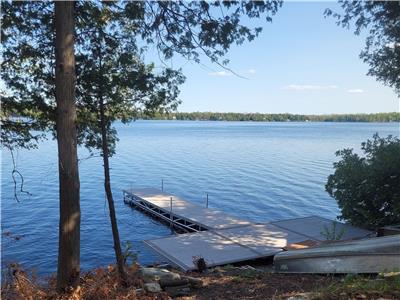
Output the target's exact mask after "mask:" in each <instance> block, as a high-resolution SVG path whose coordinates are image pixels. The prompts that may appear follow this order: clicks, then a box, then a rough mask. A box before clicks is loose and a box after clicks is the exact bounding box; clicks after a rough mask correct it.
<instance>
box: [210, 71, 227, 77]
mask: <svg viewBox="0 0 400 300" xmlns="http://www.w3.org/2000/svg"><path fill="white" fill-rule="evenodd" d="M208 75H210V76H217V77H227V76H232V73H230V72H226V71H219V72H211V73H208Z"/></svg>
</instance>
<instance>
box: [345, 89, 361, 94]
mask: <svg viewBox="0 0 400 300" xmlns="http://www.w3.org/2000/svg"><path fill="white" fill-rule="evenodd" d="M347 92H348V93H351V94H361V93H364V90H362V89H350V90H347Z"/></svg>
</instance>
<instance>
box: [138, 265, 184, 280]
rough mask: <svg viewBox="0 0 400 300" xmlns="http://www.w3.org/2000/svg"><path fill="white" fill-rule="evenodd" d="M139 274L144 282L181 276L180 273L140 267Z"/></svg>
mask: <svg viewBox="0 0 400 300" xmlns="http://www.w3.org/2000/svg"><path fill="white" fill-rule="evenodd" d="M139 274H140V276H141V278H142V279H143V281H144V282H154V281H157V282H158V281H160V280H179V279H180V278H181V277H180V275H179V274H177V273H173V272H171V271H169V270H166V269H158V268H141V269H140V272H139Z"/></svg>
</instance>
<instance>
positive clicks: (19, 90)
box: [1, 1, 282, 282]
mask: <svg viewBox="0 0 400 300" xmlns="http://www.w3.org/2000/svg"><path fill="white" fill-rule="evenodd" d="M281 3H282V2H281V1H270V2H264V1H246V2H245V1H241V2H239V1H223V2H221V1H215V2H213V3H209V2H206V1H201V2H195V1H193V2H183V1H179V2H172V1H171V2H164V1H147V2H139V1H137V2H116V3H107V2H92V3H88V2H84V1H82V2H77V3H75V4H70V5H71V6H73V5H75V9H76V15H77V20H76V27H75V32H77V33H78V32H79V33H78V34H77V35H76V38H77V43H76V47H75V51H77V69H78V70H77V73H78V89H77V99H78V101H77V115H78V135H79V139H78V142H79V143H83V144H85V145H86V146H88V147H89V148H93V147H98V145H101V151H102V156H103V162H104V166H105V189H106V193H107V196H108V199H109V200H110V199H111V201H109V204H110V217H111V219H112V224H114V225H115V226H116V218H115V211H114V210H113V208H112V203H113V202H112V194H111V193H109V192H107V191H111V188H110V186H109V177H110V175H109V172H107V170H108V169H109V166H108V157H109V155H110V154H111V153H113V152H112V151H113V145H114V144H113V142H115V140H116V132H115V131H114V130H113V129H112V127H111V123H112V121H114V120H116V119H122V120H123V121H128V120H130V119H132V116H131V114H132V113H133V114H134V113H135V110H136V109H137V108H138V107H137V104H141V105H142V106H143V107H144V109H145V110H146V111H153V112H154V111H156V110H158V109H160V108H163V109H167V110H168V109H173V108H175V107H176V105H177V104H178V102H177V101H176V97H177V93H178V89H177V85H178V84H180V82H181V81H182V80H183V78H182V76H181V75H180V74H178V73H176V72H175V71H173V70H166V71H165V72H164V74H161V75H154V74H151V72H149V69H148V68H147V67H145V68H144V69H143V66H142V67H140V66H141V64H136V66H137V67H140V68H142V70H138V71H129V72H128V73H127V74H129V76H114V75H115V73H113V72H111V73H107V72H108V71H109V70H111V71H112V70H113V69H112V65H109V66H108V65H107V63H106V61H107V60H108V59H109V61H110V62H113V63H115V59H116V57H113V56H112V55H111V54H112V53H109V52H108V51H109V50H107V52H105V51H104V49H103V46H107V47H108V49H114V50H116V49H118V45H117V44H118V39H113V38H110V36H109V35H108V33H109V32H108V33H107V32H106V31H105V30H103V29H102V28H107V30H111V31H114V33H115V32H117V31H119V30H121V33H124V34H126V33H129V35H130V36H131V39H132V40H131V44H130V45H131V48H130V49H129V48H127V49H125V50H124V51H125V54H126V53H127V52H126V51H127V50H128V49H129V51H136V50H137V48H136V43H135V42H137V41H140V42H141V43H144V44H151V43H155V44H156V46H157V49H158V50H159V51H160V54H161V55H162V56H163V57H164V58H165V59H169V58H171V57H172V55H173V54H174V53H179V54H181V55H183V56H184V57H186V58H188V59H192V60H194V61H196V62H200V54H201V53H202V54H204V55H206V56H207V57H209V58H210V59H211V60H212V61H213V62H216V63H218V64H219V65H221V66H223V67H225V68H226V65H227V63H228V60H226V59H225V60H223V61H220V58H222V57H223V56H224V55H225V54H226V53H227V51H228V50H229V48H230V46H231V45H232V44H234V43H236V44H242V43H243V42H244V41H245V40H248V41H251V40H253V39H254V38H255V37H256V36H257V35H258V34H259V33H260V32H261V28H255V29H250V28H249V27H247V26H244V25H242V24H241V23H240V22H241V16H242V15H244V16H247V17H248V18H259V17H261V16H262V15H266V20H267V21H271V20H272V19H271V15H273V14H275V13H276V11H277V10H278V8H279V7H280V5H281ZM90 5H93V7H96V6H97V7H104V11H103V10H99V11H103V12H104V13H103V12H101V13H100V14H99V15H91V14H85V11H84V9H83V8H85V7H86V8H88V6H90ZM53 8H54V4H53V3H49V2H25V3H18V2H17V3H15V2H12V3H9V2H6V3H5V4H4V8H3V11H2V18H3V27H2V34H3V37H4V39H3V42H4V43H3V47H4V49H5V51H4V52H3V62H2V67H3V70H5V72H4V74H3V73H2V77H3V80H4V82H5V84H6V88H7V89H8V93H7V99H6V106H5V108H6V109H5V110H3V111H2V114H1V117H2V122H3V121H4V122H3V124H4V125H3V128H2V136H1V137H2V139H4V140H5V141H6V142H7V143H8V144H9V145H10V148H11V147H15V146H19V147H30V146H31V147H35V146H36V145H37V144H36V142H38V141H39V140H40V139H41V138H44V135H43V134H36V133H34V132H33V130H35V129H38V130H48V131H52V132H53V133H54V134H55V133H56V132H57V133H56V137H57V138H59V137H61V135H64V134H65V140H63V144H64V143H69V144H71V145H72V146H71V147H70V148H68V150H69V151H71V152H70V153H69V154H70V155H71V157H70V161H69V162H68V163H70V164H71V166H69V167H68V168H72V169H75V167H74V164H75V160H74V159H73V157H72V151H73V148H74V145H75V138H74V135H73V130H72V129H71V126H65V127H62V126H61V127H60V126H59V124H58V123H59V122H60V121H61V120H60V117H59V115H60V112H64V111H60V110H56V105H55V101H54V100H55V96H57V97H58V92H59V91H58V90H57V89H56V90H55V89H54V84H55V82H54V73H53V72H54V71H53V70H54V64H55V57H54V22H53V21H54V19H53V18H54V16H53ZM110 20H113V21H115V22H114V23H113V22H111V21H110ZM69 21H70V23H69V24H71V20H69ZM109 21H110V22H111V23H108V22H109ZM98 22H100V24H102V23H105V24H107V23H108V24H107V25H104V26H106V27H101V26H100V27H99V26H96V25H99V23H98ZM56 23H57V22H56ZM80 26H83V27H80ZM85 26H86V27H85ZM102 26H103V25H102ZM113 26H114V27H113ZM68 28H69V29H70V27H69V26H68ZM83 28H84V29H83ZM80 29H82V30H80ZM103 34H104V35H103ZM125 36H127V35H125ZM86 37H89V40H90V38H91V37H92V38H94V40H95V41H97V42H98V43H95V44H94V45H100V46H99V47H98V50H97V54H96V56H94V58H93V59H88V60H86V62H87V63H88V64H86V65H84V64H82V65H81V61H84V59H85V56H86V55H87V54H88V53H87V52H85V51H87V48H85V38H86ZM70 42H71V44H70V45H69V46H71V45H72V46H73V40H70ZM57 45H58V43H57ZM126 45H128V43H127V44H126ZM58 46H59V45H58ZM72 49H73V48H72ZM60 50H63V51H65V49H57V50H56V53H58V51H60ZM80 51H81V52H80ZM92 54H94V52H93V53H92ZM131 62H132V58H130V57H129V55H128V56H126V55H121V57H120V60H119V62H118V63H121V65H124V64H129V63H131ZM69 63H71V62H69ZM57 67H59V68H61V67H63V65H57ZM124 67H125V68H129V67H128V66H124ZM152 68H153V67H151V68H150V69H152ZM116 69H118V68H116ZM93 70H96V72H97V75H96V72H94V73H93V72H91V71H93ZM143 70H145V71H146V70H147V73H144V74H145V75H144V76H143V72H142V71H143ZM139 71H140V72H139ZM93 75H94V77H92V76H93ZM85 76H86V79H87V81H84V80H82V79H83V78H85ZM69 79H71V77H69ZM69 79H68V80H69ZM81 82H82V84H81ZM104 82H105V83H107V84H106V85H105V86H107V87H108V88H109V90H106V89H105V88H104V87H103V86H99V83H101V84H103V83H104ZM90 85H93V86H94V87H96V88H97V89H96V88H95V89H94V90H93V89H92V90H91V89H90V88H91V86H90ZM85 89H88V91H93V92H94V94H90V93H88V94H86V95H87V97H85V93H86V92H87V91H86V90H85ZM118 89H120V90H119V91H117V92H116V90H118ZM132 91H135V93H134V94H133V95H132V93H131V92H132ZM149 91H151V93H149ZM107 92H109V93H108V95H107ZM60 93H61V92H60ZM112 93H115V95H112ZM124 93H125V94H124ZM71 96H72V93H71ZM123 97H125V98H128V99H129V100H132V101H131V102H130V104H127V101H122V100H123V99H121V98H123ZM132 97H136V98H132ZM93 99H95V100H96V101H93ZM116 99H117V100H118V101H115V100H116ZM68 100H70V99H68ZM81 100H82V102H80V101H81ZM58 101H59V99H57V105H58ZM68 103H71V102H70V101H68ZM132 103H133V104H132ZM67 109H68V113H69V114H70V118H69V120H70V121H71V122H74V116H73V108H71V107H70V106H68V107H67ZM96 109H97V111H96ZM56 116H57V118H56ZM15 117H17V120H15ZM56 128H57V131H55V129H56ZM61 130H66V131H65V132H61ZM70 130H71V131H70ZM3 132H4V134H3ZM99 134H100V135H99ZM113 139H114V140H113ZM66 163H67V162H66ZM62 167H64V166H63V165H62V164H60V168H62ZM60 176H61V174H60ZM74 176H77V172H76V174H75V173H74ZM63 180H64V179H63ZM60 181H61V179H60ZM75 183H76V182H75ZM74 195H75V193H74ZM78 203H79V202H78ZM60 209H61V210H64V209H72V210H73V211H75V212H76V208H72V207H68V208H66V207H64V206H61V207H60ZM75 217H77V215H76V216H75ZM60 225H61V223H60ZM114 225H113V233H114V247H115V248H116V255H117V261H118V264H119V265H120V263H119V261H120V260H119V258H118V256H119V253H120V251H119V250H118V249H117V248H120V247H119V246H118V245H119V240H118V239H117V238H116V237H117V233H118V232H117V231H115V230H114ZM74 230H78V231H79V222H76V224H75V227H74ZM60 238H61V237H60ZM117 244H118V245H117ZM61 246H62V244H61V243H60V247H61ZM69 250H71V251H74V253H72V254H71V255H72V256H73V257H75V256H76V255H77V254H78V255H79V252H76V248H73V249H72V248H71V249H69ZM78 264H79V261H78ZM59 267H60V265H59ZM75 269H76V270H77V271H78V268H75ZM120 269H122V267H120ZM73 275H74V276H75V275H76V274H73ZM71 276H72V274H71ZM75 277H77V276H75ZM75 277H74V278H75ZM70 279H72V278H70ZM72 281H73V282H75V281H74V280H72Z"/></svg>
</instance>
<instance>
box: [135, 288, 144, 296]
mask: <svg viewBox="0 0 400 300" xmlns="http://www.w3.org/2000/svg"><path fill="white" fill-rule="evenodd" d="M135 293H136V295H141V294H143V289H136V290H135Z"/></svg>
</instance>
